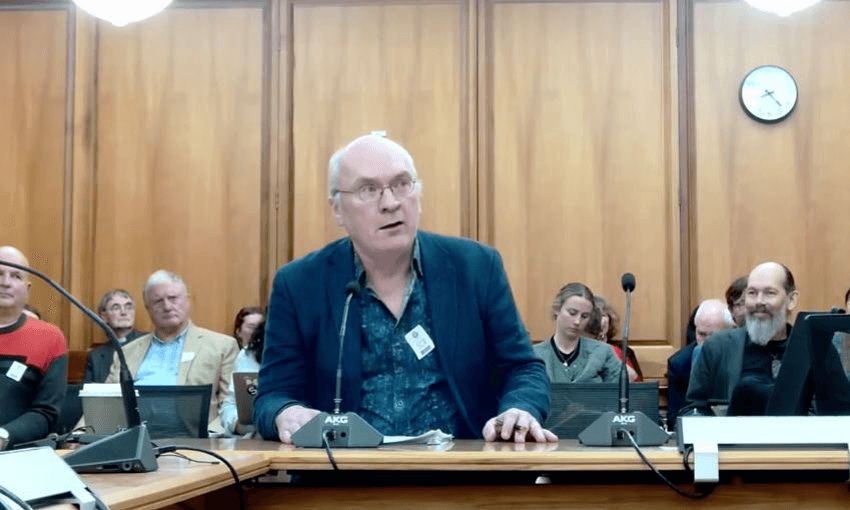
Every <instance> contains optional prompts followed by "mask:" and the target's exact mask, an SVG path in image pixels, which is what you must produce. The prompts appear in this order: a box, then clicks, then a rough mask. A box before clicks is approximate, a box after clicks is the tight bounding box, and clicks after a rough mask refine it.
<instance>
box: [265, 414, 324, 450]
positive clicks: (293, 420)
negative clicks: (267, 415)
mask: <svg viewBox="0 0 850 510" xmlns="http://www.w3.org/2000/svg"><path fill="white" fill-rule="evenodd" d="M317 414H319V411H317V410H316V409H307V408H306V407H304V406H299V405H295V406H289V407H287V408H286V409H284V410H283V411H281V412H280V414H278V415H277V418H275V419H274V423H275V425H277V435H278V437H279V438H280V442H281V443H284V444H292V434H294V433H295V431H296V430H298V429H300V428H301V426H302V425H304V424H305V423H307V422H308V421H310V420H311V419H312V418H313V416H316V415H317Z"/></svg>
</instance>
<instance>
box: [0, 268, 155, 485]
mask: <svg viewBox="0 0 850 510" xmlns="http://www.w3.org/2000/svg"><path fill="white" fill-rule="evenodd" d="M0 265H3V266H8V267H13V268H15V269H19V270H21V271H24V272H26V273H29V274H31V275H34V276H36V277H38V278H39V279H41V280H43V281H44V282H45V283H47V284H48V285H49V286H50V287H52V288H53V289H54V290H55V291H56V292H58V293H59V294H61V295H62V297H64V298H65V299H67V300H68V301H70V302H71V304H73V305H74V306H76V307H77V308H78V309H80V311H82V312H83V314H85V315H86V317H88V318H89V319H91V320H93V321H94V323H95V324H97V325H98V327H99V328H100V329H102V330H103V331H104V333H106V336H107V338H109V340H110V342H111V344H112V346H113V347H114V348H115V352H117V353H118V362H119V364H120V365H121V372H120V381H121V398H122V400H123V403H124V413H125V414H126V416H127V429H126V430H123V431H121V432H116V433H115V434H113V435H111V436H107V437H105V438H103V439H101V440H100V441H96V442H94V443H92V444H91V445H89V446H86V447H84V448H80V449H78V450H75V451H73V452H71V453H69V454H67V455H65V456H64V457H62V458H63V459H64V460H65V462H66V463H68V465H70V466H71V467H72V468H74V471H77V472H78V473H103V472H116V471H134V472H137V473H145V472H148V471H156V469H157V467H158V466H157V463H156V457H155V456H154V453H153V447H152V446H151V441H150V435H149V434H148V429H147V427H146V426H145V424H143V423H142V420H141V418H140V417H139V403H138V401H137V400H136V389H135V386H134V384H133V376H132V375H131V374H130V368H129V367H128V366H127V360H126V359H124V351H123V350H121V344H120V343H119V342H118V338H117V337H116V336H115V333H114V332H113V331H112V328H110V327H109V326H107V325H106V323H105V322H103V319H101V318H100V317H98V316H97V315H96V314H95V313H94V312H92V311H91V310H89V309H88V308H86V306H85V305H83V304H82V303H80V302H79V301H78V300H77V299H76V298H75V297H74V296H72V295H71V294H70V293H69V292H68V291H66V290H65V289H63V288H62V287H61V286H60V285H59V284H57V283H55V282H54V281H53V280H51V279H50V278H48V277H47V276H45V275H44V274H42V273H41V272H39V271H36V270H35V269H32V268H29V267H27V266H22V265H20V264H15V263H12V262H5V261H2V260H0Z"/></svg>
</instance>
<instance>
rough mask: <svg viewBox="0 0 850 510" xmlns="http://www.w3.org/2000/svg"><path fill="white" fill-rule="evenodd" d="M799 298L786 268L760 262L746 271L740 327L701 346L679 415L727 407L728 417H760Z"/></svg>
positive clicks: (777, 371) (703, 412)
mask: <svg viewBox="0 0 850 510" xmlns="http://www.w3.org/2000/svg"><path fill="white" fill-rule="evenodd" d="M798 297H799V293H798V291H797V287H796V284H795V283H794V275H793V274H791V271H790V270H789V269H788V267H786V266H785V265H783V264H780V263H777V262H765V263H763V264H759V265H758V266H756V267H755V268H754V269H753V270H752V272H750V274H749V276H748V277H747V289H746V291H744V301H745V304H746V308H747V316H746V321H745V327H743V328H734V329H729V330H725V331H719V332H717V333H716V334H714V335H712V336H711V337H710V338H709V339H707V340H706V341H705V343H704V344H703V347H702V353H701V354H700V355H699V358H698V359H697V362H696V363H695V364H694V365H693V369H692V370H691V378H690V382H689V383H688V392H687V395H686V398H685V405H684V406H683V407H682V410H681V414H682V415H685V414H691V413H695V414H700V415H713V414H714V413H715V409H713V406H715V405H716V404H715V403H719V402H728V403H729V406H728V411H727V412H728V414H729V415H730V416H748V415H760V414H764V410H765V408H766V406H767V396H768V395H769V394H770V392H771V391H772V387H773V384H774V381H775V379H776V375H777V374H778V373H779V369H780V367H781V366H782V358H783V356H784V354H785V347H786V346H787V345H788V333H789V332H790V330H791V325H790V324H789V323H788V317H789V316H790V313H791V312H792V311H793V310H794V308H795V307H796V306H797V299H798Z"/></svg>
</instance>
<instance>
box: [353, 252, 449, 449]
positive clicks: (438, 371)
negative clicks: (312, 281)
mask: <svg viewBox="0 0 850 510" xmlns="http://www.w3.org/2000/svg"><path fill="white" fill-rule="evenodd" d="M411 266H412V270H411V271H410V276H409V278H408V280H407V285H406V287H405V293H404V299H403V301H402V307H401V315H400V316H399V318H398V319H396V317H395V316H394V315H393V314H392V312H390V310H389V309H388V308H387V307H386V305H385V304H384V303H383V302H382V301H381V300H380V298H379V297H378V295H377V294H376V293H375V292H374V291H373V290H372V289H371V288H369V287H368V286H367V285H366V272H365V269H364V268H363V263H362V262H361V261H360V258H359V257H358V256H357V253H355V254H354V267H355V273H354V274H355V278H356V279H357V281H358V282H360V284H361V285H362V286H363V288H365V289H366V291H365V292H363V293H362V294H361V295H362V298H361V307H360V310H361V315H362V321H361V324H362V328H363V346H362V349H361V353H362V354H361V355H362V363H363V374H362V375H363V382H362V387H361V393H362V400H361V402H360V409H359V413H360V416H362V417H363V418H364V419H365V420H366V421H368V422H369V423H370V424H372V426H374V427H375V428H376V429H377V430H378V431H380V432H381V433H382V434H384V435H419V434H422V433H424V432H427V431H429V430H431V429H441V430H442V431H443V432H446V433H448V434H455V433H456V431H457V430H458V428H459V426H458V420H459V417H460V413H459V411H458V407H457V402H455V400H454V398H453V397H452V394H451V391H450V389H449V384H448V381H447V379H446V376H445V374H444V373H443V370H442V367H441V366H440V362H439V358H438V354H437V352H436V350H432V351H431V352H430V353H429V354H427V355H425V356H424V357H423V358H422V359H421V360H420V359H418V358H417V357H416V354H415V353H414V352H413V349H412V348H411V347H410V345H408V343H407V341H406V340H405V335H406V334H407V333H408V332H409V331H411V330H412V329H413V328H415V327H416V326H422V328H423V329H424V330H425V332H426V333H428V336H430V337H431V338H432V339H433V332H432V327H431V317H430V316H429V315H428V306H427V299H426V296H425V286H424V280H423V278H422V265H421V263H420V253H419V242H418V240H417V241H415V242H414V246H413V260H412V261H411Z"/></svg>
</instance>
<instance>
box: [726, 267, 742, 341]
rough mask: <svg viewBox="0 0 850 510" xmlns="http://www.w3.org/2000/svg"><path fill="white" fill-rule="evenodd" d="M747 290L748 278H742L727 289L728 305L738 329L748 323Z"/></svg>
mask: <svg viewBox="0 0 850 510" xmlns="http://www.w3.org/2000/svg"><path fill="white" fill-rule="evenodd" d="M745 290H747V277H746V276H741V277H740V278H738V279H737V280H735V281H734V282H732V284H731V285H729V288H728V289H726V305H727V306H728V307H729V312H730V313H731V314H732V320H734V321H735V327H736V328H740V327H741V326H743V325H744V323H745V322H746V321H747V306H746V304H745V303H744V291H745Z"/></svg>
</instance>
